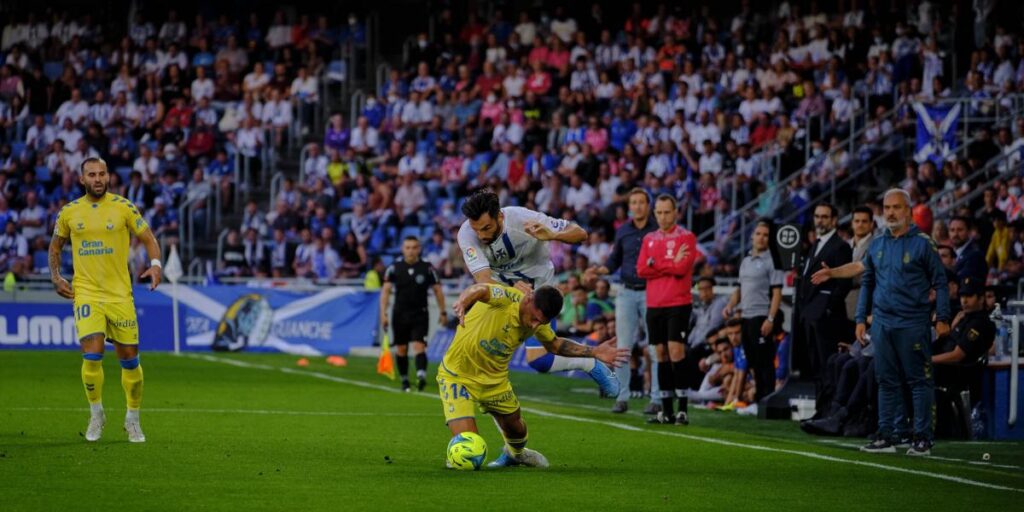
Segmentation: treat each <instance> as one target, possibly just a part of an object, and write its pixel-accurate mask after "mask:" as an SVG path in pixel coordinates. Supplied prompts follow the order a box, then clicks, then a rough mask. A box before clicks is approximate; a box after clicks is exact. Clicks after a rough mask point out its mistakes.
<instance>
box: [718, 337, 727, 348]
mask: <svg viewBox="0 0 1024 512" xmlns="http://www.w3.org/2000/svg"><path fill="white" fill-rule="evenodd" d="M723 343H724V344H726V345H729V339H728V338H718V339H716V340H715V343H714V345H715V346H716V347H717V346H719V345H721V344H723Z"/></svg>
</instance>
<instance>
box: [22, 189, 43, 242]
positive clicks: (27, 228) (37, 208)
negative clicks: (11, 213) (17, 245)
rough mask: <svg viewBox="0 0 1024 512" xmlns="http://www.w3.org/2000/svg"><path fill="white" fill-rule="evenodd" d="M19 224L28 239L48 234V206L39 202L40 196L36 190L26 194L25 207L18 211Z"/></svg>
mask: <svg viewBox="0 0 1024 512" xmlns="http://www.w3.org/2000/svg"><path fill="white" fill-rule="evenodd" d="M18 225H19V226H21V234H23V235H25V238H26V239H28V240H33V239H35V238H36V237H37V236H41V235H45V234H46V208H43V207H42V206H41V205H40V204H39V197H38V196H36V193H35V192H34V191H29V192H28V193H26V194H25V207H24V208H22V209H21V212H19V213H18Z"/></svg>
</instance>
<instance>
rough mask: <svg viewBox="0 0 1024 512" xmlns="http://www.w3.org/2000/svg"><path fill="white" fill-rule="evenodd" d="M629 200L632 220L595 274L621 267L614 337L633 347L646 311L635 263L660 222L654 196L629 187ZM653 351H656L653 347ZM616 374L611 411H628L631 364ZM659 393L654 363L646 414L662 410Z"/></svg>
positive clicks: (642, 283)
mask: <svg viewBox="0 0 1024 512" xmlns="http://www.w3.org/2000/svg"><path fill="white" fill-rule="evenodd" d="M627 200H628V201H629V214H630V217H631V219H630V221H629V222H627V223H625V224H623V225H622V226H621V227H620V228H619V229H618V231H616V232H615V245H614V247H613V248H612V253H611V255H610V256H608V261H607V266H603V267H597V268H594V269H593V270H594V273H595V274H598V275H604V274H610V273H612V272H615V271H616V270H619V269H620V268H621V269H622V271H621V274H620V276H619V277H620V280H621V281H622V288H620V289H619V291H618V294H617V295H616V297H615V336H616V344H617V345H618V347H620V348H628V349H630V350H632V349H633V346H634V345H635V344H636V341H637V331H638V330H640V329H641V326H642V325H643V320H644V315H645V314H646V311H647V295H646V293H647V292H646V291H645V290H647V281H646V280H644V279H642V278H641V277H640V276H639V275H637V273H636V262H637V259H638V258H639V257H640V246H641V245H642V242H643V239H644V236H646V235H647V234H648V233H651V232H653V231H655V230H657V229H658V225H657V224H656V223H655V221H654V219H652V218H651V198H650V196H648V195H647V192H646V191H645V190H644V189H642V188H634V189H633V190H630V191H629V195H628V196H627ZM651 350H654V349H653V347H651ZM651 359H652V360H655V361H656V360H657V359H656V356H655V355H652V356H651ZM615 376H616V377H618V379H619V396H618V398H616V400H615V405H614V406H613V407H612V412H614V413H624V412H626V411H627V410H629V402H628V400H629V377H630V370H629V365H622V366H620V367H618V368H616V369H615ZM660 394H661V388H660V386H659V385H658V367H657V365H653V366H652V368H651V403H650V404H648V405H647V408H646V409H644V414H657V413H658V412H660V411H661V402H660V401H659V400H658V396H659V395H660Z"/></svg>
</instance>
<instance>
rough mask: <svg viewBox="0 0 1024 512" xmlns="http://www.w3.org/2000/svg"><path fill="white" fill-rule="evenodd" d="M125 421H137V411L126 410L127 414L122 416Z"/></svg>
mask: <svg viewBox="0 0 1024 512" xmlns="http://www.w3.org/2000/svg"><path fill="white" fill-rule="evenodd" d="M124 420H125V421H139V410H138V409H128V412H127V413H125V415H124Z"/></svg>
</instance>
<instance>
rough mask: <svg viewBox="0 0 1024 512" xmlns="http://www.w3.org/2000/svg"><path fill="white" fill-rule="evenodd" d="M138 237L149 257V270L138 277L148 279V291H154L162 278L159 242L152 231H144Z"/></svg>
mask: <svg viewBox="0 0 1024 512" xmlns="http://www.w3.org/2000/svg"><path fill="white" fill-rule="evenodd" d="M138 236H139V240H140V241H141V242H142V245H143V246H145V247H146V255H147V256H149V268H148V269H146V271H145V272H143V273H142V275H141V276H139V277H148V278H149V279H150V283H151V284H150V285H149V289H150V291H152V290H156V287H157V286H160V281H161V280H162V279H163V276H164V272H163V267H162V266H161V263H160V261H161V258H160V242H157V240H156V236H154V235H153V230H152V229H146V230H145V231H143V232H142V233H139V235H138Z"/></svg>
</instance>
